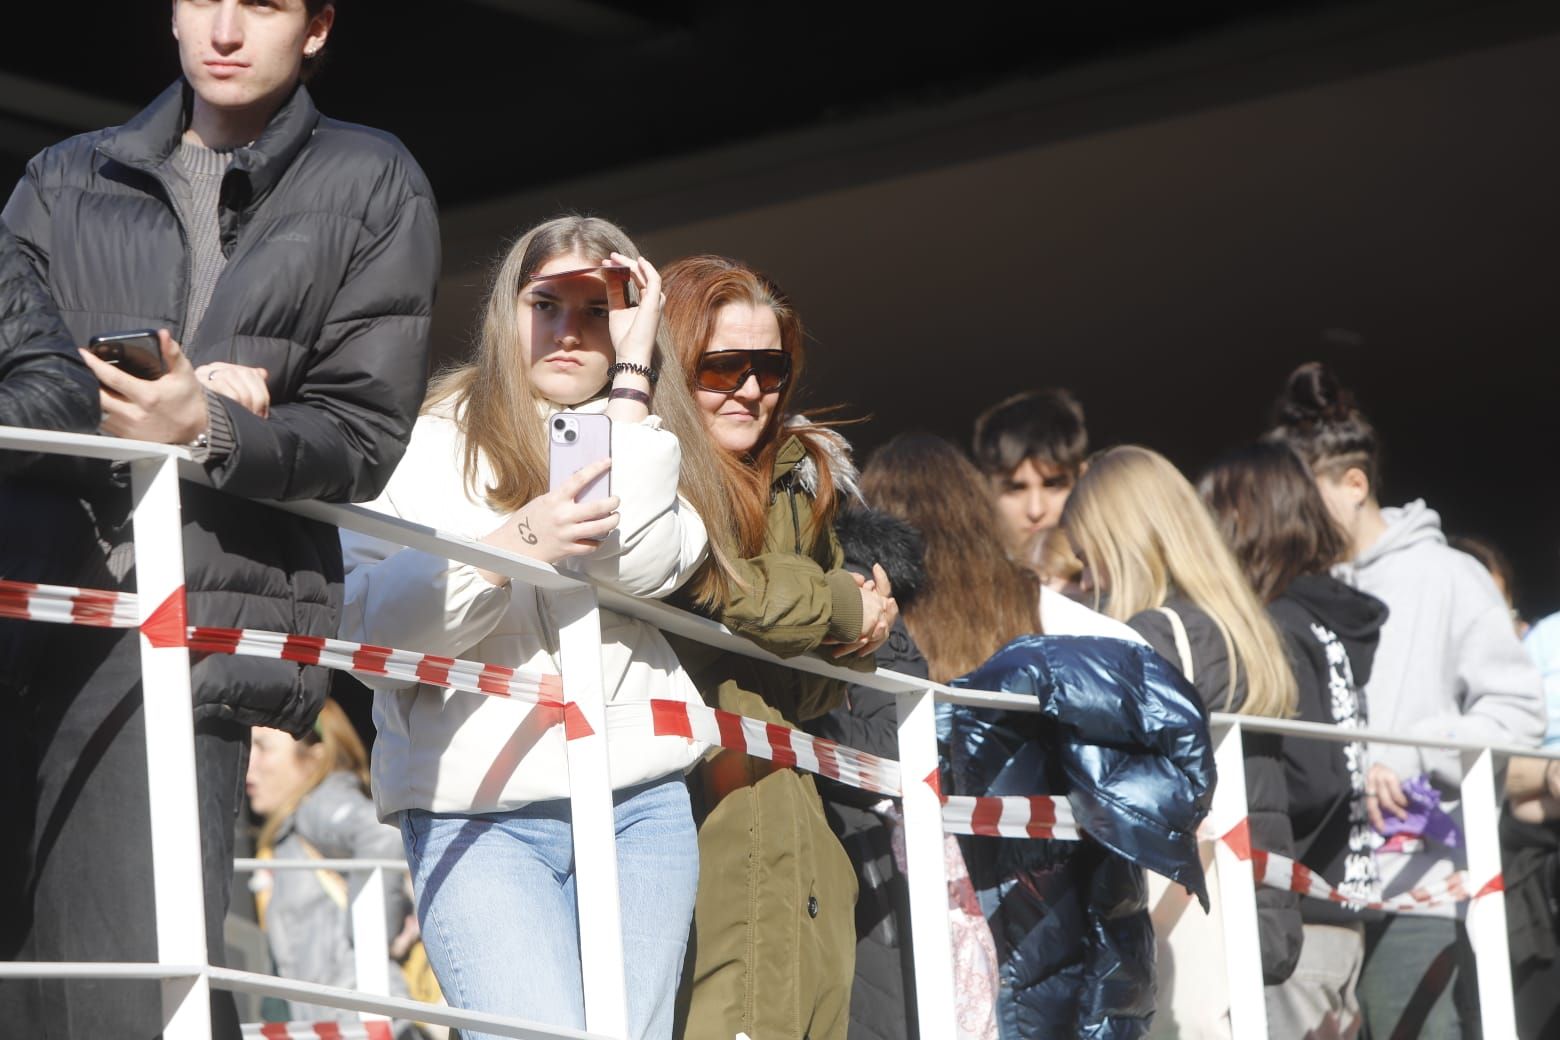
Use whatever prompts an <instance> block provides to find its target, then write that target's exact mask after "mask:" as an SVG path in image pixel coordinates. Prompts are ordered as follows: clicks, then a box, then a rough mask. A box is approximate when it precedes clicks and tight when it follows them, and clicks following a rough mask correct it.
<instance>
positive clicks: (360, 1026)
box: [239, 1019, 395, 1040]
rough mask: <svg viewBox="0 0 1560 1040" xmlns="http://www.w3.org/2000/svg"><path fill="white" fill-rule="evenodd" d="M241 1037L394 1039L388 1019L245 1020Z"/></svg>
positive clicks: (269, 1039) (254, 1039)
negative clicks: (328, 1020)
mask: <svg viewBox="0 0 1560 1040" xmlns="http://www.w3.org/2000/svg"><path fill="white" fill-rule="evenodd" d="M239 1031H240V1033H241V1035H242V1036H243V1037H244V1040H393V1038H394V1035H395V1034H393V1033H392V1032H391V1031H390V1022H389V1021H388V1020H386V1019H371V1020H369V1021H366V1022H245V1023H244V1024H243V1025H242V1026H240V1027H239Z"/></svg>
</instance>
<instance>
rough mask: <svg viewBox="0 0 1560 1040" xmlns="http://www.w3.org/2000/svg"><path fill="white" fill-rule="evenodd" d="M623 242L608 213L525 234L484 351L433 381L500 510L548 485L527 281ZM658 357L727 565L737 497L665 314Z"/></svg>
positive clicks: (664, 394) (694, 493) (473, 474)
mask: <svg viewBox="0 0 1560 1040" xmlns="http://www.w3.org/2000/svg"><path fill="white" fill-rule="evenodd" d="M614 252H616V253H622V254H624V255H625V256H631V257H637V256H638V255H639V249H638V247H637V246H635V245H634V243H633V241H632V240H631V239H630V238H629V237H628V235H627V234H626V233H625V232H624V231H623V229H622V228H620V227H618V226H617V225H616V224H613V223H611V222H610V221H606V220H602V219H601V218H599V217H581V216H572V215H571V216H562V217H554V218H553V219H552V220H549V221H546V222H544V223H542V224H538V225H537V226H536V227H534V228H532V229H531V230H530V231H527V232H526V233H525V234H523V235H521V236H520V237H519V238H518V239H516V240H515V242H514V244H513V245H511V246H510V247H509V250H508V252H507V253H506V254H505V255H504V259H503V260H502V261H501V262H500V263H499V265H498V267H497V269H496V270H495V271H494V273H493V280H492V283H491V285H490V287H489V289H488V295H487V302H486V305H485V314H484V317H483V321H482V331H481V333H480V335H479V338H478V341H477V350H476V356H475V357H474V358H473V359H472V360H471V361H469V362H468V363H466V364H464V365H460V366H458V367H456V368H453V369H450V370H448V371H446V372H443V373H441V374H440V375H439V376H438V377H437V378H435V379H434V380H433V382H432V384H431V385H430V386H429V390H428V399H427V401H426V402H425V403H424V405H423V412H424V413H427V412H430V411H433V410H434V409H436V408H439V407H441V406H444V407H449V406H451V405H452V406H453V408H454V412H455V419H456V422H457V423H458V424H459V426H460V429H461V433H462V434H463V436H464V440H465V453H464V457H463V459H462V468H463V471H464V474H465V478H466V485H467V487H468V488H469V489H470V490H471V492H472V493H473V494H476V495H480V496H482V497H483V498H484V499H485V500H486V501H487V503H488V504H489V505H490V506H491V507H492V508H494V509H496V510H500V511H503V512H512V511H514V510H516V509H519V508H520V507H521V506H523V505H524V504H525V503H527V502H529V501H530V500H531V499H533V498H535V497H536V496H537V495H540V494H542V493H544V492H545V491H546V490H547V433H546V428H545V425H544V424H543V423H542V422H541V421H540V420H539V419H538V418H537V414H538V413H537V405H538V403H540V402H541V401H542V397H541V395H540V394H539V393H538V392H537V390H536V387H535V386H533V385H532V383H531V379H530V359H529V358H527V357H525V356H524V355H525V352H524V350H522V349H521V345H520V315H519V308H518V306H517V304H516V300H517V299H518V298H519V295H520V290H521V289H522V288H524V286H525V284H526V283H527V282H529V281H530V280H531V278H532V277H533V276H534V275H535V274H536V272H537V271H538V270H539V269H540V268H541V267H542V266H543V265H544V264H546V263H547V262H548V261H550V260H552V259H554V258H555V257H559V256H566V255H568V254H570V253H577V254H579V255H580V256H582V257H584V258H585V259H587V260H590V261H599V260H604V259H606V258H607V257H608V256H609V255H610V254H612V253H614ZM651 364H652V365H653V366H654V367H656V368H658V369H659V370H660V378H659V380H658V381H657V382H656V384H655V396H654V401H655V403H654V405H653V406H652V409H651V410H652V411H653V412H654V413H655V414H656V415H657V416H659V417H660V419H661V424H662V426H664V427H665V428H666V429H667V430H670V431H671V432H672V433H673V434H674V435H676V437H677V440H678V441H679V442H680V444H681V445H682V471H681V474H680V477H679V480H678V490H679V492H680V493H681V494H682V496H683V497H684V498H686V499H687V500H688V501H689V503H691V504H692V506H693V508H694V510H695V511H696V512H697V513H698V514H699V516H700V518H701V519H702V520H703V521H704V525H705V528H706V530H707V531H708V533H709V539H710V556H711V557H712V560H713V561H714V566H713V567H712V568H710V569H711V570H712V571H714V572H716V573H717V574H721V573H725V572H727V570H728V567H727V564H726V561H727V560H728V559H730V554H729V545H728V541H729V535H727V533H726V532H728V531H730V530H731V527H732V522H731V504H730V502H729V501H728V499H727V495H726V489H725V485H724V482H723V480H722V472H721V464H720V460H719V458H718V457H717V455H716V452H715V449H714V447H713V445H712V444H711V443H710V440H709V437H708V435H707V434H706V433H705V430H704V419H703V416H702V414H701V413H700V412H699V408H698V405H697V404H695V403H694V399H693V393H692V391H691V390H690V389H689V380H688V377H687V375H686V374H685V373H684V371H683V366H682V362H681V360H680V359H679V358H678V356H677V354H676V352H674V351H672V350H670V349H668V347H667V340H666V326H665V322H664V320H663V322H662V326H661V330H660V331H659V332H658V333H657V335H656V345H655V355H654V358H653V360H652V362H651ZM602 389H603V391H604V390H605V389H606V388H605V387H603V388H602ZM483 461H486V463H487V465H488V467H489V468H490V469H491V470H492V483H491V484H488V485H487V486H485V487H483V486H480V485H481V484H482V476H481V474H482V469H481V467H482V463H483ZM700 591H701V592H703V591H704V590H702V589H701V590H700ZM702 598H703V597H702V596H701V599H702Z"/></svg>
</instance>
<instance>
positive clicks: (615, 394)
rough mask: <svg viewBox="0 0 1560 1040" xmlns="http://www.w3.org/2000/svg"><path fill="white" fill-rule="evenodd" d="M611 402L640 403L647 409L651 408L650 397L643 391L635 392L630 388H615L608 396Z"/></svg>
mask: <svg viewBox="0 0 1560 1040" xmlns="http://www.w3.org/2000/svg"><path fill="white" fill-rule="evenodd" d="M607 400H609V401H638V402H639V403H640V404H642V405H644V406H645V407H646V408H649V407H650V395H649V394H647V393H645V392H644V391H643V390H635V389H634V388H633V387H630V386H615V387H613V388H612V392H611V393H609V394H607Z"/></svg>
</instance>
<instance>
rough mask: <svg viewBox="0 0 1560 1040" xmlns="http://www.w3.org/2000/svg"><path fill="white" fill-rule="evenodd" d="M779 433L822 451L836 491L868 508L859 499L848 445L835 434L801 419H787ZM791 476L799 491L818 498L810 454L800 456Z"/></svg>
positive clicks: (858, 484) (856, 473)
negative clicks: (784, 433)
mask: <svg viewBox="0 0 1560 1040" xmlns="http://www.w3.org/2000/svg"><path fill="white" fill-rule="evenodd" d="M781 429H782V430H784V431H785V432H787V433H790V434H792V435H794V436H799V437H801V438H802V440H804V441H805V442H806V443H808V444H810V445H812V446H815V447H817V448H819V449H821V450H822V451H823V454H824V457H825V458H826V459H827V460H828V466H829V474H830V475H831V476H832V477H833V478H834V490H835V491H837V492H838V493H840V494H842V495H844V496H846V497H847V498H850V499H853V500H854V501H855V502H857V503H858V504H860V505H863V506H865V505H866V504H867V502H866V499H864V498H863V497H862V496H861V472H860V470H858V469H856V463H855V460H854V459H852V458H851V451H850V442H849V441H847V440H846V439H845V438H844V437H843V436H842V435H841V434H840V432H839V431H838V430H835V429H832V428H830V427H828V426H819V425H818V424H817V423H815V422H813V421H812V420H810V419H808V418H807V417H806V416H804V415H792V416H787V417H786V420H785V422H784V423H782V424H781ZM792 472H793V473H795V474H796V482H797V483H798V484H800V485H801V487H802V490H804V491H806V492H807V493H808V494H809V495H811V496H812V497H813V498H817V497H818V466H817V463H816V462H814V461H813V456H812V454H811V453H810V452H809V453H807V454H805V455H803V456H802V460H801V461H800V462H798V463H797V464H796V468H795V469H794V470H792Z"/></svg>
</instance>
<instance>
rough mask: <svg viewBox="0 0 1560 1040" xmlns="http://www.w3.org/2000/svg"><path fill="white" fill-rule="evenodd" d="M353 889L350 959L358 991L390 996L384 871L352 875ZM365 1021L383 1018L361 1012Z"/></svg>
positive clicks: (350, 883) (380, 869)
mask: <svg viewBox="0 0 1560 1040" xmlns="http://www.w3.org/2000/svg"><path fill="white" fill-rule="evenodd" d="M349 885H350V887H351V889H352V959H353V964H354V966H355V967H356V969H357V988H358V989H359V990H361V991H362V992H364V993H374V994H377V995H379V996H384V997H387V996H389V995H390V939H389V936H387V935H386V934H385V872H384V870H383V869H382V868H380V867H375V868H374V869H373V870H369V871H366V872H364V873H362V874H354V875H351V877H350V878H349ZM362 1017H363V1018H364V1019H371V1018H383V1017H385V1016H383V1015H376V1014H371V1013H369V1012H366V1011H365V1012H364V1013H363V1016H362Z"/></svg>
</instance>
